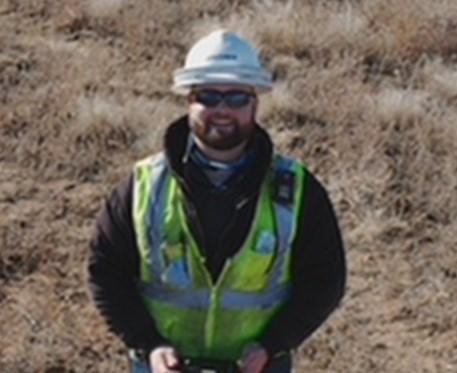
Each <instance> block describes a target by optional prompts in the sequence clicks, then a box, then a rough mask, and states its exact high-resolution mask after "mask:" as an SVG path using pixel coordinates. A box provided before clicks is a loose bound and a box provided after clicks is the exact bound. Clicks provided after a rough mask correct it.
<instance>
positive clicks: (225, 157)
mask: <svg viewBox="0 0 457 373" xmlns="http://www.w3.org/2000/svg"><path fill="white" fill-rule="evenodd" d="M195 143H196V144H197V146H198V148H199V149H200V150H201V152H202V153H203V154H205V155H206V156H207V157H208V158H209V159H212V160H214V161H218V162H231V161H236V160H237V159H239V158H241V157H242V156H243V154H244V153H245V150H246V144H247V141H244V142H243V143H241V144H239V145H237V146H235V147H234V148H231V149H227V150H218V149H213V148H211V147H209V146H207V145H205V144H204V143H203V142H201V141H200V140H199V139H198V138H195Z"/></svg>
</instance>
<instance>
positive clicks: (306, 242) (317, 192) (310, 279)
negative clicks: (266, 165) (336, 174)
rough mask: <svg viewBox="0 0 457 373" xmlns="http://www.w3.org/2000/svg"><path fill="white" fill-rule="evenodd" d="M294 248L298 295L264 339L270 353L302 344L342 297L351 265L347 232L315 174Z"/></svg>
mask: <svg viewBox="0 0 457 373" xmlns="http://www.w3.org/2000/svg"><path fill="white" fill-rule="evenodd" d="M307 180H308V184H307V188H306V193H305V195H304V205H303V209H302V211H301V216H300V220H299V221H300V222H301V225H300V227H299V228H298V229H299V230H298V232H297V236H296V238H295V242H294V247H293V252H292V263H291V271H292V296H291V299H290V300H289V302H288V303H287V304H286V305H285V306H284V307H283V309H282V310H281V311H280V312H279V313H278V314H277V316H276V317H275V318H274V319H273V321H272V323H271V324H270V327H269V328H268V330H267V331H266V333H265V334H264V335H263V337H262V339H261V340H260V343H261V344H262V345H263V346H264V347H265V348H266V349H267V351H268V352H269V354H270V356H273V355H275V354H276V353H278V352H281V351H287V350H291V349H294V348H297V347H298V346H299V345H300V344H301V343H302V342H303V341H304V340H305V339H306V338H308V337H309V336H310V335H311V334H312V333H313V332H314V331H315V330H317V329H318V328H319V327H320V326H321V325H322V324H323V323H324V321H325V320H326V319H327V318H328V316H329V315H330V314H331V313H332V312H333V311H334V310H335V309H336V307H337V306H338V304H339V302H340V301H341V299H342V297H343V294H344V290H345V283H346V264H345V254H344V247H343V242H342V238H341V233H340V230H339V227H338V223H337V219H336V216H335V212H334V210H333V207H332V204H331V202H330V199H329V197H328V195H327V193H326V191H325V189H324V188H323V187H322V186H321V185H320V183H319V182H318V181H317V180H316V179H315V178H314V177H313V176H312V175H311V174H309V175H308V179H307Z"/></svg>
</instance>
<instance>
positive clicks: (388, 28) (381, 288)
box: [0, 0, 457, 373]
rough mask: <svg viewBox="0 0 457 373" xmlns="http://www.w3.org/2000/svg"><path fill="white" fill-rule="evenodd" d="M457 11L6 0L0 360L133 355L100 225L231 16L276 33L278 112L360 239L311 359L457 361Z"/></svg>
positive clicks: (410, 364) (85, 361)
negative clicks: (116, 322) (111, 293)
mask: <svg viewBox="0 0 457 373" xmlns="http://www.w3.org/2000/svg"><path fill="white" fill-rule="evenodd" d="M455 19H457V3H456V2H455V1H453V0H437V1H434V2H431V1H430V0H406V1H402V2H398V1H394V0H388V1H384V0H370V1H365V2H358V1H341V2H330V1H314V0H308V1H305V2H302V1H273V0H270V1H267V0H257V1H222V0H221V1H207V0H192V1H188V2H185V5H184V4H183V3H180V2H168V3H166V4H165V3H164V2H163V1H159V0H152V1H138V2H134V3H132V2H127V1H122V0H96V1H90V2H89V1H76V0H69V1H65V2H60V3H59V2H58V3H55V2H49V1H45V0H27V1H16V0H8V1H3V2H0V32H1V34H0V164H1V172H0V212H1V214H0V216H1V218H0V247H1V249H0V305H1V307H0V335H1V336H2V338H1V339H0V371H2V372H8V373H9V372H48V373H49V372H57V371H60V372H71V371H72V372H101V371H103V372H105V371H106V372H111V371H112V372H115V371H124V370H125V369H126V360H125V353H124V350H123V347H122V346H121V344H120V342H119V341H118V340H117V339H116V338H115V337H114V336H112V335H111V334H109V333H108V332H107V330H106V328H105V326H104V325H103V321H102V320H101V317H100V316H99V315H98V314H97V312H96V310H95V309H94V307H93V306H92V304H91V302H90V300H89V297H88V294H87V289H86V285H85V284H86V273H85V260H86V258H87V245H88V240H89V237H90V233H91V230H92V229H93V222H94V218H95V216H96V214H97V212H98V211H99V209H100V207H101V205H102V203H103V197H104V196H107V195H108V194H109V192H110V190H111V189H112V187H113V186H114V185H115V184H116V183H117V182H118V181H119V180H120V179H121V178H123V177H125V176H126V175H127V174H128V172H129V170H130V168H131V165H132V162H133V161H134V160H135V159H138V158H141V157H143V156H145V155H146V154H148V153H150V152H152V151H155V150H157V149H159V148H160V147H161V142H162V134H163V131H164V129H165V128H166V125H167V123H168V122H169V121H170V120H172V119H173V118H175V117H176V116H177V115H180V114H182V113H184V107H183V106H182V105H183V104H184V102H183V101H182V100H179V99H177V98H175V97H173V96H172V95H171V93H170V90H169V85H170V82H171V77H170V74H171V72H172V71H173V69H175V68H176V67H178V66H179V65H180V64H181V63H182V61H183V59H184V53H185V51H186V50H187V48H188V47H189V46H190V45H191V44H192V43H193V41H194V40H195V39H196V38H197V37H198V36H201V35H203V34H204V33H206V32H207V31H209V30H210V29H214V28H217V27H226V28H230V29H235V30H237V31H240V32H242V33H244V34H245V35H247V36H249V37H250V38H251V39H252V40H254V41H255V42H256V43H257V44H258V45H259V46H260V49H261V53H262V57H263V58H264V59H265V61H266V63H267V65H268V67H269V68H270V69H271V70H272V71H273V72H274V74H275V77H276V83H277V84H276V85H275V89H274V91H273V92H272V94H270V95H266V96H264V97H263V98H262V107H261V113H260V118H261V121H262V123H264V125H265V126H266V127H267V128H268V129H269V131H270V133H271V134H272V135H273V137H274V139H275V142H276V143H277V144H278V148H279V149H280V150H281V151H284V152H286V153H288V154H290V155H293V156H296V157H298V158H299V159H301V160H302V161H303V162H305V163H306V164H307V165H308V166H309V168H310V169H311V170H313V171H315V172H316V173H317V175H318V177H319V178H320V179H321V180H323V181H324V182H325V185H326V186H327V188H328V190H329V193H330V196H331V198H332V200H333V201H334V203H335V207H336V210H337V213H338V215H339V217H340V223H341V226H342V229H343V232H344V237H345V242H346V245H347V248H348V267H349V283H348V294H347V296H346V298H345V301H344V303H343V305H342V307H341V309H340V310H339V311H338V312H337V313H336V314H335V315H334V316H333V317H332V318H331V320H330V321H329V322H328V323H327V324H326V325H325V327H323V328H322V329H321V330H319V331H318V332H317V333H316V334H315V335H314V336H313V337H312V338H311V339H310V340H308V341H307V342H306V343H305V344H304V345H303V346H302V348H301V349H300V350H299V351H298V353H297V356H296V359H297V364H298V367H299V371H313V372H354V373H358V372H360V373H365V372H380V373H381V372H386V371H392V372H399V373H403V372H405V373H406V372H410V371H412V370H414V371H417V372H418V373H419V372H439V373H441V372H445V373H447V372H449V373H451V372H454V371H456V369H457V360H456V357H455V353H454V351H455V348H456V343H457V340H456V338H455V335H454V333H453V330H454V329H455V328H456V327H457V319H456V316H455V315H457V312H456V311H457V310H456V307H455V304H454V303H455V302H454V300H455V298H456V296H457V286H456V279H457V272H456V270H455V268H456V267H457V240H456V238H455V232H456V231H457V225H456V222H457V199H456V198H455V195H456V193H457V163H456V162H455V144H456V143H457V127H456V125H455V124H456V123H457V110H456V108H455V104H456V97H457V88H456V71H457V68H456V65H455V63H456V60H457V57H456V53H457V48H456V45H457V44H456V41H457V31H456V30H457V27H456V22H455Z"/></svg>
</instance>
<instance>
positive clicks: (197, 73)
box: [172, 66, 272, 95]
mask: <svg viewBox="0 0 457 373" xmlns="http://www.w3.org/2000/svg"><path fill="white" fill-rule="evenodd" d="M205 84H239V85H247V86H250V87H253V88H254V89H255V90H256V91H257V92H258V93H264V92H267V91H269V90H271V88H272V79H271V75H270V74H269V73H268V72H267V71H266V70H263V69H253V68H251V67H237V68H236V69H234V68H233V67H227V69H224V68H221V67H220V66H219V67H218V68H211V67H199V68H193V69H189V68H187V69H186V68H184V69H178V70H176V71H175V73H174V84H173V87H172V90H173V91H174V92H175V93H177V94H181V95H186V94H188V93H189V91H190V89H191V87H193V86H196V85H205Z"/></svg>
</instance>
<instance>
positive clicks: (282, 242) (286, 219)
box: [269, 156, 297, 288]
mask: <svg viewBox="0 0 457 373" xmlns="http://www.w3.org/2000/svg"><path fill="white" fill-rule="evenodd" d="M294 165H295V162H294V161H293V160H291V159H289V158H284V157H281V156H278V157H277V158H276V164H275V172H277V171H278V170H284V171H291V172H294ZM296 182H297V181H296ZM294 192H295V193H296V191H294ZM274 205H275V213H276V222H277V228H278V242H279V246H278V256H277V259H276V263H275V265H274V267H273V269H272V273H271V277H270V285H269V287H270V288H275V287H276V286H278V285H279V282H280V281H281V278H282V277H283V274H284V270H285V268H284V261H285V260H286V257H287V255H288V251H289V250H290V248H291V246H292V240H293V235H294V232H295V229H294V224H295V216H294V204H292V205H291V206H286V205H284V204H282V203H279V202H276V201H275V203H274Z"/></svg>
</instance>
